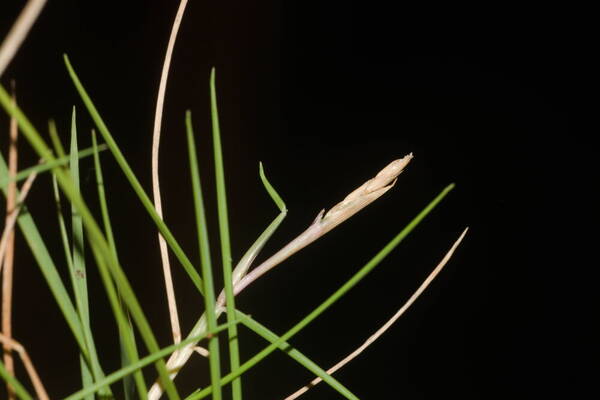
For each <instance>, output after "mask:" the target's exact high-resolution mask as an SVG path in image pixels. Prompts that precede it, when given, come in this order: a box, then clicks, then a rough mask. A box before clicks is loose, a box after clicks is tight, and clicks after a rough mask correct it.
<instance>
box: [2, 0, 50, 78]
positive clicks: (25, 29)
mask: <svg viewBox="0 0 600 400" xmlns="http://www.w3.org/2000/svg"><path fill="white" fill-rule="evenodd" d="M45 4H46V0H29V2H28V3H27V5H25V8H23V11H21V14H19V17H18V18H17V20H16V21H15V23H14V24H13V26H12V28H10V31H9V32H8V35H6V38H5V39H4V41H3V42H2V45H0V77H1V76H2V74H4V71H5V70H6V67H8V64H10V62H11V61H12V59H13V57H14V56H15V54H16V53H17V50H19V47H21V44H22V43H23V40H25V38H26V37H27V34H28V33H29V30H30V29H31V27H32V26H33V24H34V23H35V20H36V19H37V18H38V16H39V15H40V12H41V11H42V8H44V5H45Z"/></svg>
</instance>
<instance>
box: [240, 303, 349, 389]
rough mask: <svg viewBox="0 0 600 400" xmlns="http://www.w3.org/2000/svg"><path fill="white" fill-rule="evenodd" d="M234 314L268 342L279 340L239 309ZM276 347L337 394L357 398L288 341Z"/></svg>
mask: <svg viewBox="0 0 600 400" xmlns="http://www.w3.org/2000/svg"><path fill="white" fill-rule="evenodd" d="M236 314H237V315H238V316H239V317H240V322H241V323H242V324H244V325H246V327H248V328H249V329H251V330H253V331H254V332H256V333H257V334H258V335H260V336H261V337H262V338H264V339H265V340H267V341H268V342H270V343H276V342H277V341H279V336H277V335H276V334H275V333H273V332H271V331H270V330H269V329H268V328H266V327H265V326H263V325H261V324H260V323H258V322H257V321H256V320H254V319H252V318H250V317H249V316H247V315H245V314H243V313H241V312H240V311H237V313H236ZM241 317H245V318H241ZM277 348H279V350H281V351H282V352H284V353H285V354H287V355H288V356H290V357H291V358H293V359H294V360H296V361H297V362H298V363H299V364H300V365H302V366H303V367H305V368H306V369H308V370H309V371H310V372H312V373H313V374H315V375H316V376H318V377H319V378H321V379H322V380H323V382H325V383H327V384H329V386H331V387H332V388H333V389H334V390H336V391H337V392H338V393H339V394H341V395H342V396H344V397H345V398H347V399H351V400H358V397H357V396H356V395H355V394H354V393H352V392H351V391H350V390H348V389H347V388H346V387H345V386H344V385H342V384H341V383H340V382H339V381H338V380H337V379H335V378H334V377H332V376H331V375H329V374H328V373H327V371H325V370H324V369H323V368H321V367H319V366H318V365H317V364H316V363H315V362H314V361H312V360H310V359H309V358H308V357H306V356H305V355H304V354H302V353H301V352H300V351H298V350H296V349H295V348H293V347H292V346H291V345H290V344H289V343H287V342H285V341H281V343H279V344H278V345H277Z"/></svg>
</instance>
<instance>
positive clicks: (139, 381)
mask: <svg viewBox="0 0 600 400" xmlns="http://www.w3.org/2000/svg"><path fill="white" fill-rule="evenodd" d="M92 144H93V146H92V147H93V150H94V169H95V170H96V185H97V186H98V202H99V203H100V211H101V213H102V222H103V224H104V232H105V235H106V240H107V241H108V245H109V247H110V250H111V252H112V253H113V256H114V257H115V259H116V260H118V259H119V257H118V255H117V246H116V244H115V238H114V234H113V230H112V224H111V222H110V215H109V213H108V205H107V201H106V192H105V188H104V178H103V176H102V165H101V163H100V153H99V146H98V142H97V139H96V132H95V131H94V130H92ZM117 289H118V288H117ZM117 294H118V295H119V303H120V304H121V307H123V310H124V312H125V314H126V316H127V323H126V324H125V325H121V324H119V348H120V349H121V351H120V353H121V366H122V367H126V366H127V365H130V364H132V363H134V362H136V361H138V359H139V355H138V351H137V346H136V344H135V333H134V331H133V326H132V324H131V316H130V314H129V312H128V311H127V310H126V309H125V306H124V304H123V299H122V298H121V294H120V293H119V291H118V290H117ZM125 336H127V338H125ZM128 343H130V344H131V357H130V355H129V352H128V351H127V347H128ZM134 380H135V382H134ZM135 385H137V388H138V392H141V391H144V392H146V385H145V383H144V377H143V376H142V373H141V371H136V372H135V373H134V376H133V379H132V377H131V375H126V376H125V377H124V378H123V393H124V396H125V400H130V399H132V398H133V395H134V393H135Z"/></svg>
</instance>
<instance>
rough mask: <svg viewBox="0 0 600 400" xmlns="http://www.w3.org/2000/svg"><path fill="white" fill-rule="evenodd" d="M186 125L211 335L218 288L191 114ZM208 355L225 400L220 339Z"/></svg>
mask: <svg viewBox="0 0 600 400" xmlns="http://www.w3.org/2000/svg"><path fill="white" fill-rule="evenodd" d="M185 123H186V131H187V140H188V155H189V160H190V174H191V180H192V190H193V193H194V212H195V216H196V229H197V230H198V247H199V250H200V265H201V268H202V278H203V281H204V304H205V307H206V311H205V314H206V321H207V327H208V331H209V332H212V331H214V330H215V328H216V327H217V315H216V312H215V288H214V283H213V276H212V263H211V257H210V245H209V241H208V229H207V225H206V215H205V212H204V199H203V198H202V184H201V182H200V173H199V171H198V160H197V159H196V144H195V142H194V132H193V128H192V113H191V112H190V111H188V112H187V113H186V118H185ZM230 328H231V327H230ZM208 351H209V356H208V359H209V363H210V378H211V381H212V385H213V386H214V388H215V390H214V391H213V400H220V399H221V398H222V394H221V388H220V387H219V381H220V379H221V361H220V355H219V338H218V337H217V336H214V337H212V338H210V339H209V341H208Z"/></svg>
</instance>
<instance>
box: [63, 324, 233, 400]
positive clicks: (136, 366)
mask: <svg viewBox="0 0 600 400" xmlns="http://www.w3.org/2000/svg"><path fill="white" fill-rule="evenodd" d="M244 318H245V317H244ZM239 322H240V321H238V320H235V321H229V322H227V323H225V324H223V325H219V326H218V327H217V328H216V329H215V330H214V331H212V332H210V335H211V336H212V335H216V334H218V333H219V332H221V331H224V330H225V329H227V328H228V327H229V325H231V324H237V323H239ZM207 336H209V333H208V332H207V333H204V334H202V335H198V336H192V337H189V338H187V339H185V340H182V341H181V342H179V343H177V344H172V345H170V346H167V347H165V348H163V349H161V350H159V351H156V352H153V353H152V354H150V355H147V356H146V357H144V358H142V359H140V360H138V361H136V362H134V363H132V364H131V365H128V366H127V367H125V368H121V369H119V370H118V371H115V372H113V373H111V374H109V375H108V376H106V378H104V379H103V380H102V381H100V382H97V383H96V384H94V386H92V387H89V388H87V389H82V390H80V391H78V392H76V393H73V394H72V395H70V396H68V397H66V398H65V399H64V400H80V399H82V398H84V397H85V396H86V395H87V394H88V393H93V392H94V391H95V390H96V389H97V388H99V387H100V386H102V385H109V384H112V383H114V382H117V381H119V380H121V379H123V378H124V377H126V376H128V375H131V374H132V373H134V372H135V371H139V370H141V369H142V368H144V367H145V366H147V365H149V364H151V363H153V362H156V360H158V359H161V358H163V357H166V356H168V355H169V354H171V353H174V352H175V351H177V350H179V349H181V348H182V347H185V346H187V345H189V344H190V343H196V342H199V341H201V340H202V339H205V338H206V337H207Z"/></svg>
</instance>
